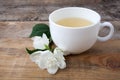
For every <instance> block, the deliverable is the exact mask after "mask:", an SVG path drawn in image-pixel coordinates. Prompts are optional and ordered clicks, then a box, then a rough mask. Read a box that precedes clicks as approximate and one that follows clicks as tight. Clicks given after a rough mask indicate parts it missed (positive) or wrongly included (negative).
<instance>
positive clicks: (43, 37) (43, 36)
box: [42, 33, 49, 45]
mask: <svg viewBox="0 0 120 80" xmlns="http://www.w3.org/2000/svg"><path fill="white" fill-rule="evenodd" d="M42 39H43V40H44V44H45V45H48V44H49V39H48V38H47V36H46V34H44V33H43V35H42Z"/></svg>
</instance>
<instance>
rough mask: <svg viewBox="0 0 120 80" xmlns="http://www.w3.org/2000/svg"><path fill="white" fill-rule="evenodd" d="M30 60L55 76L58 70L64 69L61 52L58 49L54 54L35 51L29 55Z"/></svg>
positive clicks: (63, 59) (47, 51) (64, 64)
mask: <svg viewBox="0 0 120 80" xmlns="http://www.w3.org/2000/svg"><path fill="white" fill-rule="evenodd" d="M30 56H31V57H30V58H31V60H32V61H33V62H35V63H36V64H38V66H39V67H40V68H41V69H47V71H48V72H49V73H50V74H55V73H56V72H57V70H58V68H60V69H64V68H65V67H66V63H65V58H64V57H63V52H62V50H60V49H59V48H55V50H54V53H52V52H51V51H49V50H46V51H37V52H35V53H33V54H31V55H30Z"/></svg>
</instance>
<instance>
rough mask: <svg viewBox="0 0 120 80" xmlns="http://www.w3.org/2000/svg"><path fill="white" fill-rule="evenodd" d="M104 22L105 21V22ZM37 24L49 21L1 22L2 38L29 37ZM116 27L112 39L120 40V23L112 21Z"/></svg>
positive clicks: (102, 33) (105, 32)
mask: <svg viewBox="0 0 120 80" xmlns="http://www.w3.org/2000/svg"><path fill="white" fill-rule="evenodd" d="M103 22H104V21H103ZM37 23H46V24H48V21H34V22H31V21H26V22H18V21H17V22H9V21H6V22H0V38H4V37H7V38H9V37H10V38H21V37H28V36H29V35H30V33H31V31H32V27H33V26H34V25H35V24H37ZM111 23H112V24H113V25H114V27H115V32H114V35H113V37H112V39H120V35H119V34H120V27H119V26H120V21H111ZM107 33H109V29H103V30H101V32H100V35H101V36H103V35H106V34H107Z"/></svg>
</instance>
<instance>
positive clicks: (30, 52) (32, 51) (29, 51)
mask: <svg viewBox="0 0 120 80" xmlns="http://www.w3.org/2000/svg"><path fill="white" fill-rule="evenodd" d="M26 51H27V52H28V53H29V54H32V53H34V52H36V51H44V50H41V49H34V50H29V49H28V48H26Z"/></svg>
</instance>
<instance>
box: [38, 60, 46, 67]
mask: <svg viewBox="0 0 120 80" xmlns="http://www.w3.org/2000/svg"><path fill="white" fill-rule="evenodd" d="M45 63H46V61H45V59H43V58H41V59H40V61H39V63H38V66H39V67H40V68H41V69H45V68H46V64H45Z"/></svg>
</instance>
